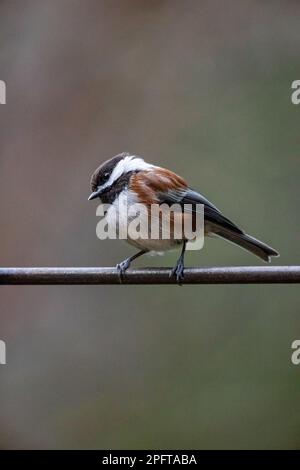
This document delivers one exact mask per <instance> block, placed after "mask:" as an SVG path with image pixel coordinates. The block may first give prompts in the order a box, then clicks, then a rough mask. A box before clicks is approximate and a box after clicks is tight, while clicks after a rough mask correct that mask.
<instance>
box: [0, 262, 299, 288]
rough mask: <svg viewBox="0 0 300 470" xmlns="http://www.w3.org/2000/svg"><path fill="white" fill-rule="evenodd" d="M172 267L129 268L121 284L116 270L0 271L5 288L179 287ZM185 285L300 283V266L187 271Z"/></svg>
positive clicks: (43, 269) (15, 269)
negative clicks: (164, 285)
mask: <svg viewBox="0 0 300 470" xmlns="http://www.w3.org/2000/svg"><path fill="white" fill-rule="evenodd" d="M170 272H171V269H170V268H143V269H129V270H128V271H127V272H126V274H125V276H124V279H123V281H122V282H121V281H120V278H119V275H118V272H117V270H116V269H115V268H0V284H2V285H17V284H18V285H58V284H60V285H73V284H77V285H78V284H85V285H88V284H176V279H174V277H170ZM182 283H183V284H292V283H300V266H266V267H265V266H263V267H257V266H238V267H201V268H187V269H186V270H185V277H184V280H183V282H182Z"/></svg>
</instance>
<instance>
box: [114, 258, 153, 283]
mask: <svg viewBox="0 0 300 470" xmlns="http://www.w3.org/2000/svg"><path fill="white" fill-rule="evenodd" d="M147 251H148V250H141V251H139V252H138V253H136V254H135V255H132V256H130V257H129V258H126V259H124V261H121V263H118V264H117V270H118V273H119V278H120V281H121V282H122V280H123V277H124V274H125V272H126V271H127V269H128V268H129V266H130V265H131V263H132V261H133V260H135V259H137V258H139V257H140V256H142V255H144V254H145V253H147Z"/></svg>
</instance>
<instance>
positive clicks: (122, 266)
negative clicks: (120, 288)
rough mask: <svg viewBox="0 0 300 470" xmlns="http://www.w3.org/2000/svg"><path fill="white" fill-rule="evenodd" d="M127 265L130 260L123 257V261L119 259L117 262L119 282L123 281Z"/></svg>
mask: <svg viewBox="0 0 300 470" xmlns="http://www.w3.org/2000/svg"><path fill="white" fill-rule="evenodd" d="M129 266H130V260H129V259H125V260H124V261H121V263H118V264H117V270H118V274H119V279H120V282H123V280H124V276H125V272H126V271H127V269H128V268H129Z"/></svg>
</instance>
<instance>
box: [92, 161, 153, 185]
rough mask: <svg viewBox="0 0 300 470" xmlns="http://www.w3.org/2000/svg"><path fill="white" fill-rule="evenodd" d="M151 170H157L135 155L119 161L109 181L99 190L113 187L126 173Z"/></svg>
mask: <svg viewBox="0 0 300 470" xmlns="http://www.w3.org/2000/svg"><path fill="white" fill-rule="evenodd" d="M151 168H155V166H154V165H151V164H150V163H146V162H145V161H144V160H143V159H142V158H139V157H134V156H133V155H132V156H128V157H125V158H123V160H121V161H119V163H118V164H117V165H116V166H115V168H114V169H113V171H112V173H111V175H110V177H109V180H108V181H107V182H106V183H104V184H103V185H102V186H100V188H99V189H101V190H103V189H106V188H108V187H109V186H112V185H113V184H114V182H115V181H117V179H118V178H120V176H122V175H123V174H125V173H129V172H130V171H139V170H150V169H151Z"/></svg>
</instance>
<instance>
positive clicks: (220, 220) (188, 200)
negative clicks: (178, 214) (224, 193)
mask: <svg viewBox="0 0 300 470" xmlns="http://www.w3.org/2000/svg"><path fill="white" fill-rule="evenodd" d="M160 201H161V202H162V203H166V204H170V205H171V204H180V205H181V206H184V204H189V205H191V212H197V204H203V205H204V218H205V221H206V222H210V223H212V224H216V225H218V226H220V227H224V228H227V229H229V230H232V231H233V232H236V233H244V232H243V231H242V230H241V229H240V228H239V227H238V226H237V225H236V224H235V223H233V222H232V221H231V220H229V219H227V217H225V216H224V215H222V213H221V211H220V210H219V209H218V208H217V207H216V206H215V205H214V204H212V203H211V202H210V201H209V200H208V199H206V197H204V196H203V195H202V194H200V193H198V192H197V191H194V190H193V189H191V188H187V189H184V190H170V191H168V192H166V193H161V194H160Z"/></svg>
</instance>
